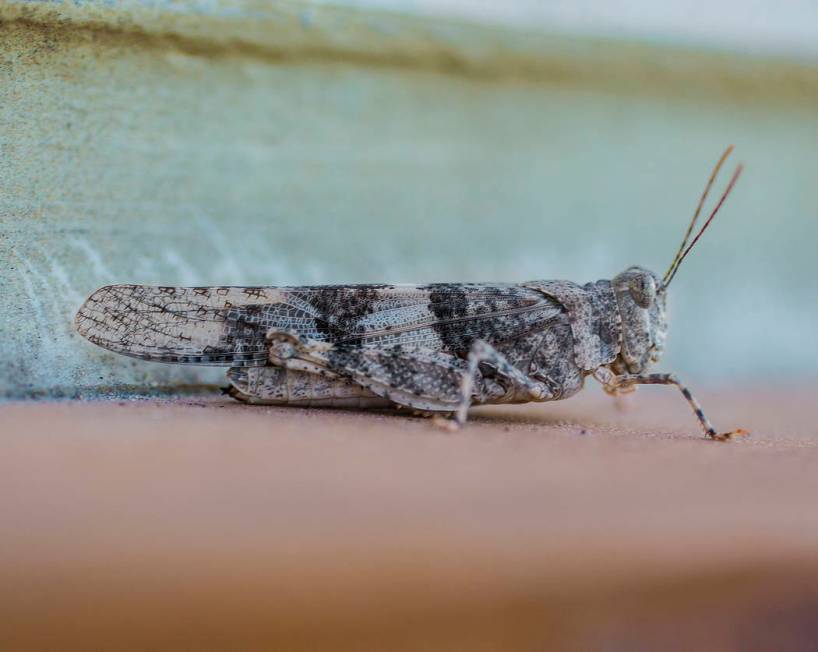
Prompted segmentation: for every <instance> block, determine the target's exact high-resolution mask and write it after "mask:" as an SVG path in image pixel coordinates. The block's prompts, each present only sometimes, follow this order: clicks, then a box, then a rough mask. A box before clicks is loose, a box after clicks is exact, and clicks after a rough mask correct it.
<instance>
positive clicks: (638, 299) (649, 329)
mask: <svg viewBox="0 0 818 652" xmlns="http://www.w3.org/2000/svg"><path fill="white" fill-rule="evenodd" d="M612 284H613V289H614V293H615V294H616V302H617V305H618V307H619V314H620V316H621V318H622V342H621V344H622V346H621V349H620V352H619V356H618V357H617V359H616V361H615V362H614V368H615V371H617V373H633V374H638V373H641V372H643V371H644V370H645V369H647V368H648V367H649V366H651V365H652V364H655V363H656V362H658V361H659V358H660V357H661V356H662V352H663V351H664V349H665V338H666V336H667V312H666V310H667V306H666V299H667V293H666V292H665V287H664V286H663V285H662V282H661V281H660V280H659V277H658V276H657V275H656V274H654V273H653V272H651V271H650V270H647V269H643V268H642V267H629V268H628V269H626V270H625V271H624V272H622V273H621V274H619V275H618V276H616V277H614V279H613V282H612Z"/></svg>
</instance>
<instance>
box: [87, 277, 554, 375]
mask: <svg viewBox="0 0 818 652" xmlns="http://www.w3.org/2000/svg"><path fill="white" fill-rule="evenodd" d="M562 312H563V309H562V307H561V305H560V304H559V303H558V302H556V301H555V300H554V299H551V298H549V297H547V296H545V295H543V294H542V293H540V292H537V291H535V290H532V289H529V288H523V287H520V286H517V285H486V284H466V285H461V284H434V285H348V286H306V287H151V286H144V285H111V286H107V287H104V288H101V289H99V290H97V291H96V292H95V293H94V294H92V295H91V296H90V297H89V298H88V300H87V301H86V302H85V304H83V306H82V308H80V310H79V312H78V313H77V317H76V325H77V330H78V331H79V332H80V334H81V335H83V336H84V337H86V338H87V339H88V340H90V341H91V342H93V343H94V344H97V345H99V346H101V347H104V348H106V349H109V350H111V351H115V352H117V353H121V354H124V355H129V356H133V357H136V358H142V359H145V360H155V361H159V362H179V363H189V364H205V365H229V366H256V365H264V364H265V363H266V362H267V341H266V336H267V333H268V332H269V331H270V330H286V331H294V332H296V333H298V334H299V335H301V336H303V337H306V338H310V339H313V340H317V341H323V342H330V343H335V344H345V345H355V346H363V347H373V348H374V347H377V348H386V347H394V346H402V347H407V348H423V349H431V350H439V351H447V352H450V353H462V352H466V351H468V347H469V345H470V344H471V342H472V341H474V340H475V339H478V338H479V339H484V340H486V341H489V342H492V343H494V342H498V341H503V340H510V339H514V338H515V337H519V336H520V335H523V334H526V333H528V332H531V331H533V330H536V329H538V328H541V327H542V326H543V324H544V323H545V322H547V321H548V320H550V319H553V318H555V317H556V316H558V315H560V314H561V313H562Z"/></svg>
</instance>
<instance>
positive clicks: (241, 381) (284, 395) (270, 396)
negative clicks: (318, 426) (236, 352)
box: [227, 366, 389, 408]
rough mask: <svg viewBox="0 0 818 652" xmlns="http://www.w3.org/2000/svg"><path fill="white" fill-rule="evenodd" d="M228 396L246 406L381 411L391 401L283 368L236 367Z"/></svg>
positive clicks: (353, 386) (334, 380) (323, 377)
mask: <svg viewBox="0 0 818 652" xmlns="http://www.w3.org/2000/svg"><path fill="white" fill-rule="evenodd" d="M227 378H228V380H229V382H230V387H229V388H228V393H229V394H230V396H232V397H233V398H235V399H236V400H239V401H242V402H243V403H253V404H262V405H290V406H298V407H336V408H340V407H350V408H382V407H388V406H389V401H387V400H385V399H383V398H380V397H379V396H376V395H375V394H373V393H372V392H370V391H368V390H367V389H365V388H363V387H361V386H360V385H358V384H356V383H354V382H352V381H351V380H350V379H348V378H341V377H328V376H326V375H319V374H315V373H310V372H308V371H299V370H297V369H285V368H283V367H274V366H268V367H233V368H232V369H230V370H229V371H228V372H227Z"/></svg>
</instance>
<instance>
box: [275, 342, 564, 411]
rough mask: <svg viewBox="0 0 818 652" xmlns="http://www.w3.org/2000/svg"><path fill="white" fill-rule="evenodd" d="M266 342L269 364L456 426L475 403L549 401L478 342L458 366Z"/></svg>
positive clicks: (388, 353) (432, 356)
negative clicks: (486, 370)
mask: <svg viewBox="0 0 818 652" xmlns="http://www.w3.org/2000/svg"><path fill="white" fill-rule="evenodd" d="M267 338H268V342H269V343H270V349H269V351H270V360H271V362H273V363H274V364H280V365H282V366H286V367H288V368H298V369H312V370H316V372H317V373H325V374H327V373H328V374H329V375H331V376H332V377H335V376H341V377H343V378H349V379H351V380H352V381H353V382H355V383H356V384H358V385H360V386H362V387H365V388H366V389H368V390H369V391H370V392H372V393H373V394H375V395H377V396H380V397H383V398H385V399H388V400H389V401H391V402H393V403H396V404H397V405H402V406H405V407H410V408H414V409H416V410H424V411H428V412H448V413H454V414H455V420H456V422H457V423H458V424H461V423H463V422H465V419H466V413H467V411H468V408H469V406H470V405H471V404H472V403H475V402H476V403H487V402H503V401H505V400H512V399H513V400H517V401H519V400H521V399H522V400H547V399H548V398H549V397H550V396H551V395H552V393H551V391H550V389H549V388H548V387H547V386H546V385H545V384H544V383H540V382H537V381H535V380H533V379H532V378H529V377H528V376H526V375H525V374H524V373H523V372H521V371H520V370H519V369H517V368H516V367H514V366H513V365H512V364H511V363H509V362H508V360H506V358H505V357H504V356H503V355H502V354H501V353H499V352H498V351H496V350H495V349H494V348H493V347H491V346H490V345H488V344H486V343H485V342H482V341H476V342H475V343H474V344H473V346H472V349H471V352H470V354H469V357H468V361H464V360H461V359H460V358H458V357H456V356H453V355H450V354H448V353H443V352H441V351H432V350H424V349H417V350H408V351H407V350H404V349H402V348H400V347H393V348H387V349H367V348H363V347H351V346H347V347H343V346H337V347H336V346H333V345H330V344H326V343H322V342H312V341H310V340H305V339H303V338H301V337H299V336H298V335H297V334H294V333H289V332H286V331H271V332H270V333H268V335H267ZM483 363H485V364H487V365H489V366H490V367H492V369H493V370H494V373H493V378H485V377H484V376H483V374H482V373H481V371H480V364H483Z"/></svg>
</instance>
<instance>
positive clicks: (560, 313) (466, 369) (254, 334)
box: [76, 150, 743, 439]
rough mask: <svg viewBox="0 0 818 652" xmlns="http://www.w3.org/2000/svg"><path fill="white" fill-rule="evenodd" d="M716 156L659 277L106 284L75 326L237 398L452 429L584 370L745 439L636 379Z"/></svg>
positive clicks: (657, 349) (662, 317)
mask: <svg viewBox="0 0 818 652" xmlns="http://www.w3.org/2000/svg"><path fill="white" fill-rule="evenodd" d="M727 153H729V150H728V152H726V153H725V155H724V156H723V157H722V160H721V161H720V162H719V164H718V165H717V166H716V170H714V173H713V175H712V176H711V181H710V183H709V184H708V186H707V188H706V190H705V193H704V195H703V196H702V200H701V202H700V204H699V209H698V210H697V212H696V214H695V215H694V218H693V221H692V222H691V226H690V228H689V229H688V233H687V236H686V237H685V240H684V241H683V243H682V247H680V249H679V253H678V254H677V256H676V258H675V259H674V261H673V263H672V264H671V267H670V269H669V270H668V272H667V274H665V277H664V278H663V279H661V280H660V279H659V277H658V276H656V275H655V274H653V272H650V271H648V270H646V269H642V268H640V267H631V268H629V269H627V270H625V271H624V272H623V273H621V274H619V275H618V276H616V277H615V278H614V279H613V280H612V281H597V282H595V283H587V284H585V285H578V284H576V283H572V282H570V281H533V282H530V283H522V284H519V285H512V284H483V283H472V284H454V283H440V284H432V285H349V286H317V287H193V288H190V287H148V286H144V285H112V286H108V287H104V288H101V289H100V290H97V291H96V292H95V293H94V294H93V295H91V297H89V299H88V300H87V301H86V302H85V304H84V305H83V306H82V308H81V309H80V311H79V313H78V314H77V318H76V324H77V329H78V330H79V332H80V333H81V334H82V335H83V336H85V337H86V338H88V339H89V340H90V341H91V342H93V343H94V344H97V345H99V346H102V347H104V348H106V349H109V350H111V351H115V352H117V353H122V354H124V355H129V356H133V357H136V358H141V359H143V360H154V361H158V362H174V363H185V364H203V365H224V366H227V367H230V370H229V371H228V374H227V376H228V380H229V382H230V393H231V395H232V396H234V397H235V398H237V399H239V400H241V401H246V402H248V403H268V404H279V405H302V406H318V405H327V406H353V407H361V408H366V407H384V406H389V405H397V406H401V407H407V408H412V409H415V410H419V411H423V412H425V413H432V414H434V413H450V414H453V415H454V416H455V420H454V423H455V424H462V423H463V422H464V421H465V419H466V412H467V410H468V408H469V406H470V405H474V404H497V403H523V402H528V401H555V400H559V399H563V398H568V397H570V396H572V395H574V394H575V393H577V392H578V391H579V390H580V389H582V386H583V383H584V381H585V378H586V377H587V376H593V377H594V378H596V379H597V380H599V381H600V382H601V383H602V384H603V386H604V387H605V389H606V390H607V391H608V392H610V393H618V392H622V391H628V390H630V389H633V387H634V386H635V385H637V384H674V385H677V386H678V387H679V388H680V389H681V391H682V394H683V395H684V397H685V398H686V399H687V400H688V402H689V403H690V404H691V406H692V407H693V409H694V411H695V413H696V416H697V417H698V419H699V421H700V423H701V424H702V427H703V428H704V430H705V433H706V434H707V435H708V436H710V437H712V438H716V439H727V438H729V437H730V436H731V435H732V434H736V433H740V432H743V431H740V430H738V431H734V432H732V433H725V434H722V435H719V434H717V433H716V431H715V430H714V429H713V427H712V426H711V425H710V422H709V421H708V420H707V418H706V417H705V416H704V414H703V413H702V411H701V409H700V408H699V406H698V404H697V403H696V401H695V400H694V399H693V397H692V396H691V395H690V392H689V391H688V390H687V389H686V388H685V387H684V386H682V385H681V384H680V383H679V382H678V380H677V379H676V378H675V377H673V376H672V375H669V374H648V373H646V371H647V370H648V368H649V367H650V366H651V365H653V364H654V363H656V362H657V361H658V360H659V357H660V356H661V353H662V350H663V348H664V342H665V334H666V332H667V318H666V312H665V303H666V296H667V292H666V290H667V287H668V285H669V283H670V281H671V280H672V278H673V275H675V273H676V270H677V269H678V266H679V264H681V261H682V260H683V259H684V258H685V256H686V255H687V253H688V252H689V251H690V248H691V247H692V246H693V244H695V242H696V241H697V240H698V237H699V236H700V235H701V233H702V232H703V231H704V229H705V228H707V226H708V225H709V224H710V221H711V220H712V218H713V216H714V215H715V212H716V211H713V214H712V215H711V216H710V219H708V221H707V222H706V223H705V225H704V227H703V228H702V229H701V231H699V234H698V235H697V236H696V238H694V239H693V241H692V243H691V244H690V245H689V246H687V248H685V247H686V245H687V241H688V239H689V237H690V235H691V233H692V229H693V226H694V225H695V222H696V219H697V218H698V214H699V211H700V210H701V205H702V203H703V202H704V199H705V198H706V196H707V192H708V191H709V188H710V185H711V184H712V181H713V179H714V178H715V174H716V172H717V171H718V168H719V167H720V166H721V163H722V162H723V160H724V158H726V154H727ZM738 172H740V168H739V169H738V170H737V173H736V174H735V175H734V177H733V179H732V180H731V183H730V185H729V186H728V190H727V192H729V190H730V188H732V185H733V183H735V180H736V178H737V176H738ZM727 192H725V194H724V195H723V196H722V199H721V201H720V202H719V204H718V206H717V207H716V210H718V207H719V206H721V203H722V202H723V201H724V198H725V197H726V195H727Z"/></svg>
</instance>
